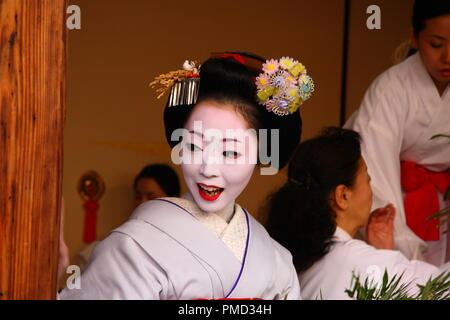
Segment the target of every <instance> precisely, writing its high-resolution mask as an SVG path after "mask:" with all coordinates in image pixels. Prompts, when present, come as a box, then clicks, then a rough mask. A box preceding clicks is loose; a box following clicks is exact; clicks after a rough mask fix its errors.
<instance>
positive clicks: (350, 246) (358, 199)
mask: <svg viewBox="0 0 450 320" xmlns="http://www.w3.org/2000/svg"><path fill="white" fill-rule="evenodd" d="M371 205H372V190H371V188H370V176H369V174H368V173H367V166H366V163H365V161H364V159H363V158H362V157H361V148H360V137H359V135H358V133H356V132H355V131H353V130H346V129H340V128H327V129H325V130H324V131H323V132H322V133H321V134H320V135H319V136H318V137H316V138H314V139H310V140H307V141H304V142H302V143H301V144H300V145H299V147H298V148H297V150H296V152H295V153H294V155H293V157H292V160H291V162H290V164H289V170H288V181H287V182H286V183H285V184H284V185H283V186H282V187H281V188H280V189H279V190H278V191H277V192H276V193H274V194H273V195H272V196H271V197H270V200H269V202H268V206H267V209H268V215H269V219H268V224H267V229H268V231H269V233H270V235H271V236H272V237H273V238H274V239H276V240H277V241H279V243H280V244H281V245H283V246H285V247H286V248H287V249H289V251H290V252H291V253H292V256H293V261H294V265H295V267H296V269H297V271H298V276H299V280H300V286H301V288H302V297H303V298H304V299H324V300H348V299H351V298H350V296H349V295H348V294H347V293H346V292H345V291H346V289H351V285H352V275H353V273H354V274H355V275H358V276H359V277H360V281H361V283H364V282H365V280H366V279H368V281H370V280H373V281H374V282H375V283H379V282H378V281H381V280H382V277H383V274H384V272H385V270H386V271H387V272H388V275H389V278H390V279H392V278H393V277H394V275H397V276H400V275H402V279H401V284H407V283H409V282H411V285H410V288H409V294H411V295H414V294H416V293H417V291H418V287H417V285H423V284H425V282H426V281H427V280H428V279H429V278H430V277H432V276H437V275H439V274H440V273H441V272H445V271H450V263H448V264H447V265H445V266H443V267H441V268H440V269H439V268H437V267H436V266H434V265H432V264H429V263H426V262H423V261H418V260H409V259H407V258H406V257H405V256H404V255H403V254H402V253H401V252H400V251H396V250H393V223H394V218H395V210H394V208H393V207H392V206H387V207H384V208H379V209H377V210H375V211H374V212H373V213H372V214H370V211H371ZM365 225H367V235H368V242H369V244H367V243H366V242H364V241H361V240H357V239H354V238H353V237H354V236H355V234H356V232H357V231H358V229H360V228H362V227H363V226H365ZM375 283H374V284H375Z"/></svg>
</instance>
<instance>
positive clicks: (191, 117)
mask: <svg viewBox="0 0 450 320" xmlns="http://www.w3.org/2000/svg"><path fill="white" fill-rule="evenodd" d="M263 61H264V60H262V61H260V59H259V58H257V57H254V56H250V55H244V54H242V55H241V54H226V55H224V56H222V57H219V58H211V59H209V60H207V61H206V62H205V63H204V64H202V66H201V69H200V73H199V75H197V74H196V71H197V70H195V68H194V67H192V68H191V70H193V71H192V74H189V75H188V76H187V77H186V78H183V79H179V81H178V82H175V85H174V86H173V87H172V91H171V94H170V96H169V99H168V103H167V105H166V109H165V114H164V123H165V129H166V136H167V140H168V142H169V144H170V145H171V146H172V147H174V149H173V152H172V160H173V161H174V162H177V163H181V168H182V171H183V176H184V179H185V182H186V184H187V186H188V188H189V192H188V193H187V194H186V195H185V196H184V197H183V198H174V197H169V198H159V199H155V200H151V201H147V202H145V203H143V204H142V205H140V206H139V207H138V208H137V209H136V210H135V211H134V212H133V214H132V216H131V218H130V219H129V220H128V221H127V222H126V223H125V224H123V225H122V226H120V227H119V228H117V229H116V230H114V231H113V232H111V234H110V235H109V236H108V237H107V238H106V239H105V240H103V241H102V242H100V243H99V244H98V246H97V247H96V248H95V250H94V252H93V255H92V258H91V260H90V261H89V264H88V265H87V268H86V270H85V271H84V272H83V273H82V275H81V289H72V290H70V289H68V288H66V289H65V290H64V291H62V293H61V294H60V298H61V299H183V300H189V299H223V298H227V299H228V298H234V299H241V298H242V299H248V298H258V299H286V298H287V299H300V298H301V297H300V287H299V283H298V278H297V274H296V271H295V268H294V265H293V263H292V256H291V254H290V253H289V251H288V250H286V249H285V248H283V247H282V246H281V245H279V244H278V243H277V242H276V241H275V240H273V239H272V238H271V237H270V236H269V234H268V233H267V231H266V230H265V229H264V227H263V226H262V225H261V224H259V223H258V222H257V221H256V220H255V219H254V218H253V217H252V216H251V215H250V214H249V213H248V212H247V211H246V210H245V209H244V208H242V207H241V206H239V205H238V204H237V203H235V199H236V198H237V197H238V196H239V194H240V193H241V192H242V190H244V188H245V187H246V185H247V184H248V182H249V180H250V178H251V176H252V173H253V171H254V169H255V167H257V161H256V158H257V153H258V151H257V150H258V136H257V135H256V132H255V131H254V130H253V131H252V130H250V133H249V134H247V133H248V131H249V130H248V129H261V128H278V129H279V130H280V146H279V147H280V148H279V150H280V153H279V157H280V159H279V160H280V161H279V165H280V168H281V167H283V166H284V165H285V164H286V163H287V160H288V158H289V157H290V155H291V154H292V152H293V150H294V148H295V146H296V145H297V144H298V142H299V138H300V132H301V118H300V115H299V111H297V112H295V113H293V114H290V115H287V116H285V117H279V116H277V115H275V114H272V113H270V114H269V112H268V111H267V110H266V109H265V108H264V107H262V106H261V105H259V104H258V103H257V101H256V98H255V97H256V86H255V82H254V79H255V76H256V75H257V74H255V71H253V67H248V66H247V63H251V64H252V65H255V64H256V65H258V64H259V65H260V66H261V65H262V62H263ZM186 69H188V68H186ZM188 70H189V69H188ZM198 82H199V83H200V86H199V88H198V87H196V84H198ZM184 85H186V87H183V86H184ZM186 88H189V90H188V92H185V91H183V90H185V89H186ZM196 90H199V91H198V95H195V94H193V93H195V92H196ZM180 93H182V94H180ZM180 99H181V100H180ZM194 100H195V102H194V103H193V101H194ZM175 101H176V102H175ZM180 101H181V103H180ZM179 128H183V129H182V130H181V129H179ZM177 129H178V130H177ZM180 132H181V135H179V136H177V134H178V133H180ZM180 136H181V142H180V140H179V139H178V138H180ZM174 137H175V138H174ZM281 139H284V140H285V141H281ZM250 159H253V160H255V161H250Z"/></svg>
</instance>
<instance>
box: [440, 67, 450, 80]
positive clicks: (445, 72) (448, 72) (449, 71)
mask: <svg viewBox="0 0 450 320" xmlns="http://www.w3.org/2000/svg"><path fill="white" fill-rule="evenodd" d="M441 75H442V76H444V77H446V78H447V77H450V69H445V70H441Z"/></svg>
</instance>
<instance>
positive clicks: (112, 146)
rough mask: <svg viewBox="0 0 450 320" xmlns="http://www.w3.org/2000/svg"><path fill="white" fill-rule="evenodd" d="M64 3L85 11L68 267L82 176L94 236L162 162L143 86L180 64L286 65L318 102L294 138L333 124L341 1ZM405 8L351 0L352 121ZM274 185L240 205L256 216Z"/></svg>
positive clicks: (78, 48) (72, 80)
mask: <svg viewBox="0 0 450 320" xmlns="http://www.w3.org/2000/svg"><path fill="white" fill-rule="evenodd" d="M69 2H70V4H77V5H79V6H80V8H81V14H82V19H81V20H82V25H81V30H76V31H70V32H69V52H68V101H67V102H68V104H67V118H66V127H65V161H64V185H63V187H64V190H63V191H64V198H65V201H66V214H65V215H66V216H65V237H66V241H67V244H68V246H69V248H70V253H71V261H72V262H75V260H74V256H75V254H76V253H77V252H78V251H80V250H81V249H82V248H83V246H84V244H83V242H82V228H83V219H84V213H83V210H82V201H81V199H80V197H79V196H78V194H77V192H76V184H77V181H78V179H79V177H80V176H81V175H82V174H83V173H84V172H85V171H87V170H96V171H97V172H98V173H99V174H100V175H101V176H102V177H103V178H104V180H105V183H106V193H105V195H104V196H103V198H102V199H101V200H100V210H99V212H98V228H97V230H98V236H99V237H100V238H101V237H104V236H105V235H106V234H107V233H108V232H109V231H110V230H112V229H114V228H115V227H117V226H118V225H120V224H121V223H122V222H124V221H125V220H126V219H127V217H128V216H129V214H130V213H131V210H132V201H133V191H132V181H133V178H134V176H135V175H136V174H137V173H138V171H139V170H140V169H141V168H142V167H143V166H145V165H147V164H149V163H154V162H166V163H170V157H169V152H170V150H169V149H168V148H167V146H166V145H165V140H164V135H163V123H162V111H163V106H164V99H162V100H159V101H158V100H156V99H155V97H156V95H155V93H154V91H153V90H151V89H150V88H148V83H149V82H150V81H151V80H152V79H153V78H154V77H155V76H156V75H159V74H161V73H164V72H167V71H170V70H174V69H176V68H179V67H180V66H181V64H182V62H183V61H184V60H185V59H197V60H199V61H202V60H204V59H206V58H207V57H208V56H209V53H210V52H213V51H225V50H241V51H250V52H254V53H257V54H259V55H261V56H265V57H268V58H269V57H273V58H279V57H282V56H292V57H295V58H297V59H299V60H301V61H302V62H303V63H304V64H305V65H306V66H307V68H308V72H309V73H310V75H311V76H312V77H313V78H314V80H315V82H316V94H315V95H314V97H313V98H312V99H311V100H310V101H309V102H308V103H306V104H305V106H304V109H303V111H302V115H303V122H304V128H303V138H309V137H311V136H313V135H314V134H316V133H317V131H318V130H319V129H320V128H321V127H323V126H326V125H338V124H339V103H340V90H341V83H340V79H341V60H342V58H341V53H342V31H343V10H344V1H343V0H316V1H306V0H305V1H303V0H302V1H301V0H284V1H278V2H274V1H267V0H247V1H242V0H229V1H221V2H219V1H217V4H215V1H211V0H194V1H142V0H129V1H118V0H114V1H113V0H71V1H69ZM405 2H409V1H406V0H405V1H402V0H396V1H387V0H386V1H365V0H357V1H355V0H353V1H352V11H351V34H350V36H351V38H350V58H351V60H350V65H349V75H348V78H349V84H348V91H349V98H348V110H349V112H350V110H353V109H354V108H355V107H356V106H357V105H358V104H359V101H360V99H361V97H362V94H363V92H364V90H365V89H366V88H367V86H368V85H369V83H370V82H371V81H372V80H373V78H374V76H375V75H377V74H378V73H380V72H381V71H382V70H383V69H384V68H386V67H387V66H389V64H390V54H391V52H392V50H393V49H394V48H395V47H396V45H397V43H399V42H400V40H401V39H403V37H404V36H405V35H406V31H407V27H406V26H407V21H406V20H407V19H406V18H405V17H407V16H409V12H406V11H404V9H405V6H406V7H407V5H405V4H404V3H405ZM377 3H380V4H382V10H383V12H382V13H383V24H382V27H383V29H382V30H381V31H370V32H369V31H367V29H365V19H366V17H367V15H366V14H365V8H366V7H367V4H377ZM393 3H396V4H393ZM408 10H409V9H408ZM175 169H176V170H177V171H178V173H179V174H180V177H181V172H180V170H179V169H178V168H176V167H175ZM283 179H284V173H282V174H279V175H277V176H260V175H259V174H255V175H254V177H253V179H252V181H251V182H250V184H249V186H248V187H247V189H246V190H245V191H244V193H243V194H242V195H241V197H240V199H239V203H240V204H242V205H243V206H244V207H246V208H247V209H248V210H249V211H250V212H252V213H253V214H254V215H257V209H258V207H259V206H260V204H261V203H262V201H264V199H265V197H266V195H267V194H268V193H269V192H270V191H272V190H274V189H275V188H276V187H277V186H279V185H280V184H281V183H282V182H283ZM185 190H186V187H185V185H184V184H183V191H185ZM258 218H261V217H258Z"/></svg>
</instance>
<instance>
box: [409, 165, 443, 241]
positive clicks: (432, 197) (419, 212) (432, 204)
mask: <svg viewBox="0 0 450 320" xmlns="http://www.w3.org/2000/svg"><path fill="white" fill-rule="evenodd" d="M401 184H402V188H403V190H404V191H405V193H406V195H405V199H404V205H405V216H406V223H407V225H408V226H409V227H410V228H411V230H412V231H414V233H415V234H416V235H417V236H419V237H420V238H421V239H422V240H425V241H437V240H439V228H438V227H437V226H438V224H439V219H432V220H426V219H427V218H428V217H429V216H431V215H433V214H435V213H437V212H438V211H439V195H438V190H439V191H440V192H442V193H445V191H446V190H447V188H448V186H449V185H450V172H449V171H443V172H434V171H430V170H427V169H425V168H424V167H422V166H421V165H419V164H416V163H414V162H409V161H402V162H401Z"/></svg>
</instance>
